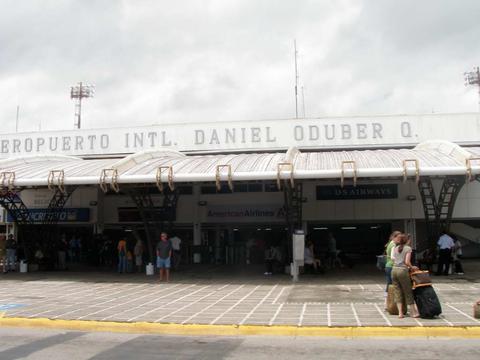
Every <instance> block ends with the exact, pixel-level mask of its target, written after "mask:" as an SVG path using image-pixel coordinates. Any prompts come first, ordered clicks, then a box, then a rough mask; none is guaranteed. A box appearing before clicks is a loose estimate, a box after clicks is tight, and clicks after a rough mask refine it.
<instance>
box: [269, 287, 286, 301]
mask: <svg viewBox="0 0 480 360" xmlns="http://www.w3.org/2000/svg"><path fill="white" fill-rule="evenodd" d="M286 288H287V286H284V287H283V288H282V290H280V292H279V293H278V295H277V297H276V298H275V300H273V301H272V304H276V303H277V301H278V299H280V296H282V294H283V292H284V291H285V289H286Z"/></svg>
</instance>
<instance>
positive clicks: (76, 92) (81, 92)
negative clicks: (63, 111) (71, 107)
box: [70, 82, 95, 129]
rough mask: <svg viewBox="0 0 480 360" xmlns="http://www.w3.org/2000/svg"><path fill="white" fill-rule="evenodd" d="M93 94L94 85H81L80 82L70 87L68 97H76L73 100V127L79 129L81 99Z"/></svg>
mask: <svg viewBox="0 0 480 360" xmlns="http://www.w3.org/2000/svg"><path fill="white" fill-rule="evenodd" d="M94 94H95V86H94V85H83V84H82V83H81V82H79V83H78V85H76V86H72V87H71V88H70V99H76V102H75V122H74V124H73V126H74V127H76V128H77V129H80V126H81V121H82V99H83V98H91V97H93V95H94Z"/></svg>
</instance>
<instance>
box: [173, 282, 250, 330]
mask: <svg viewBox="0 0 480 360" xmlns="http://www.w3.org/2000/svg"><path fill="white" fill-rule="evenodd" d="M244 286H245V284H243V285H240V286H239V287H237V288H236V289H235V290H232V291H230V292H229V293H228V294H227V295H224V296H222V297H221V298H220V299H218V300H217V301H215V302H214V303H213V304H210V305H209V306H207V307H206V308H203V309H202V310H201V311H199V312H198V313H196V314H193V315H192V316H190V317H189V318H188V319H186V320H183V321H182V324H185V323H186V322H188V321H190V320H191V319H193V318H194V317H196V316H198V315H200V314H201V313H203V312H204V311H205V310H208V309H210V308H211V307H213V306H215V305H217V304H218V303H219V302H220V301H222V300H223V299H225V298H226V297H228V296H230V295H231V294H233V293H234V292H236V291H238V290H240V289H241V288H243V287H244Z"/></svg>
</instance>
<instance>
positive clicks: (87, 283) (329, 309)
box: [0, 263, 480, 327]
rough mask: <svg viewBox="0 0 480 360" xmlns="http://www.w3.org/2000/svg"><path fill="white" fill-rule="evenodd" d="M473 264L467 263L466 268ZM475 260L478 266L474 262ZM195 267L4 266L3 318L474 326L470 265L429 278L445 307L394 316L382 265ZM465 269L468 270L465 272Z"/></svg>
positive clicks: (478, 290) (476, 294) (476, 293)
mask: <svg viewBox="0 0 480 360" xmlns="http://www.w3.org/2000/svg"><path fill="white" fill-rule="evenodd" d="M473 265H475V263H472V265H470V266H469V265H468V264H467V267H470V268H471V269H473V268H474V266H473ZM475 267H476V265H475ZM221 270H225V269H219V268H215V267H212V268H209V269H201V271H199V269H196V270H195V269H194V270H190V271H185V272H183V273H182V272H181V273H177V274H174V275H173V277H172V282H170V283H160V282H159V281H158V279H157V277H156V276H154V277H147V276H145V275H143V274H126V275H119V274H115V273H104V272H102V273H100V272H83V273H82V272H64V273H28V274H19V273H9V274H6V275H2V276H1V277H0V285H1V289H2V291H1V296H0V311H1V312H3V316H4V317H15V318H18V317H20V318H48V319H64V320H96V321H115V322H152V323H174V324H210V325H219V324H222V325H225V324H229V325H267V326H274V325H293V326H331V327H337V326H356V327H363V326H451V327H453V326H478V325H480V320H479V319H475V318H473V316H472V304H473V302H474V301H476V300H478V299H480V282H479V281H478V279H479V277H478V276H477V274H476V272H474V271H470V275H465V276H461V277H460V276H449V277H433V280H434V281H435V283H434V287H435V290H436V292H437V295H438V296H439V298H440V301H441V303H442V308H443V313H442V315H441V316H440V317H439V318H437V319H432V320H426V319H414V318H410V317H406V318H404V319H398V318H397V317H396V316H392V315H389V314H388V313H387V312H385V311H384V308H383V304H384V283H383V276H382V274H381V273H380V272H378V273H376V272H369V273H368V274H367V273H365V274H364V275H362V271H360V270H361V269H357V271H354V270H352V271H350V272H347V271H345V272H342V273H341V272H339V273H336V274H333V273H332V274H327V275H323V276H303V277H302V278H301V280H300V281H299V282H298V283H293V282H292V281H291V279H290V277H289V276H287V275H276V276H271V277H263V276H260V275H255V274H253V275H252V274H251V273H241V274H238V273H237V274H229V273H228V272H225V271H221ZM466 274H469V273H468V272H466Z"/></svg>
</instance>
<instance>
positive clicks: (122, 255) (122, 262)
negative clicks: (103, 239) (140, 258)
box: [117, 238, 127, 273]
mask: <svg viewBox="0 0 480 360" xmlns="http://www.w3.org/2000/svg"><path fill="white" fill-rule="evenodd" d="M117 252H118V272H119V273H124V272H126V271H127V240H125V239H124V238H121V239H120V241H119V242H118V245H117Z"/></svg>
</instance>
